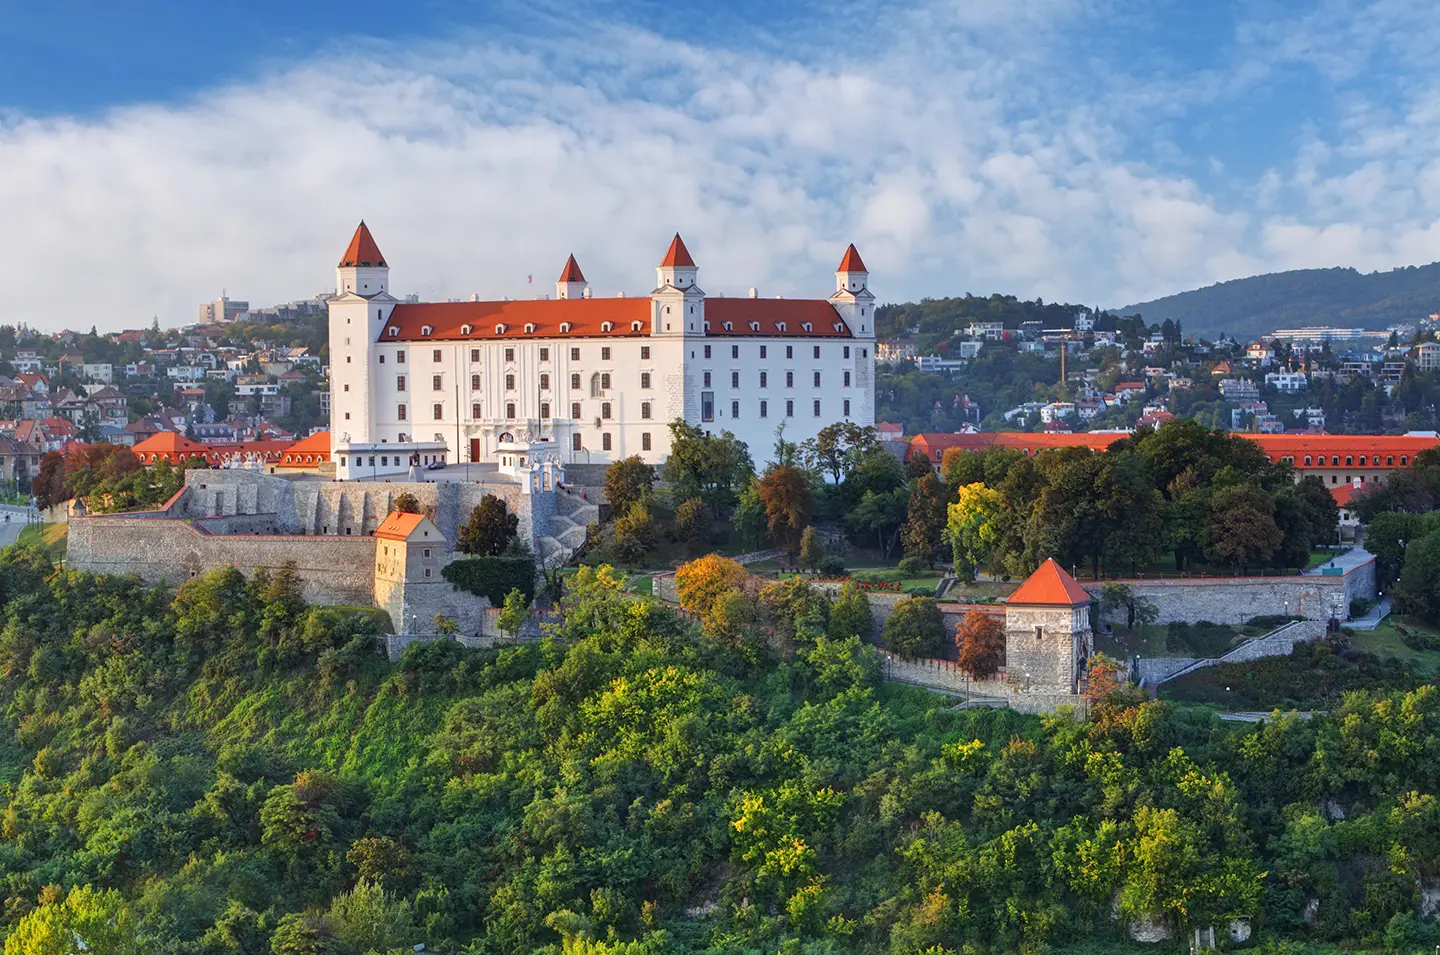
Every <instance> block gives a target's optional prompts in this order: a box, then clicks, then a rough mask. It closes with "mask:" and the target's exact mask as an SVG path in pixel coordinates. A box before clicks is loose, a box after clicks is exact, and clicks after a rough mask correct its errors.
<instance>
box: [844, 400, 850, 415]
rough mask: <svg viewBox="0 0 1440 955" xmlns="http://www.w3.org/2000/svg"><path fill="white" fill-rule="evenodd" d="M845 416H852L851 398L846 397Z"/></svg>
mask: <svg viewBox="0 0 1440 955" xmlns="http://www.w3.org/2000/svg"><path fill="white" fill-rule="evenodd" d="M845 417H847V418H848V417H850V399H849V398H846V399H845Z"/></svg>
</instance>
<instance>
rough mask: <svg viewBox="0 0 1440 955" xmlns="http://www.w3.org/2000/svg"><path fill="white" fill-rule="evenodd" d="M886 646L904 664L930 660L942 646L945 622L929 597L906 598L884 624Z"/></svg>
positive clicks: (897, 605)
mask: <svg viewBox="0 0 1440 955" xmlns="http://www.w3.org/2000/svg"><path fill="white" fill-rule="evenodd" d="M884 636H885V646H886V647H887V648H888V649H889V650H890V651H892V652H893V653H897V654H899V655H900V656H902V657H904V658H905V659H907V660H913V659H914V658H916V657H933V656H936V655H938V654H939V652H940V649H941V647H943V646H944V643H945V618H944V617H943V616H942V615H941V613H940V608H939V607H937V606H935V601H934V600H931V599H930V598H929V597H906V598H904V599H903V600H900V601H897V602H896V604H895V612H894V613H893V614H891V615H890V619H889V620H886V621H885V630H884Z"/></svg>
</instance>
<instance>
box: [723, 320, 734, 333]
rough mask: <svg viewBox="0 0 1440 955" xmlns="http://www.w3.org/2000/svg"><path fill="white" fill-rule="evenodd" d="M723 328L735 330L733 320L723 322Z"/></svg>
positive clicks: (730, 330) (729, 330) (728, 330)
mask: <svg viewBox="0 0 1440 955" xmlns="http://www.w3.org/2000/svg"><path fill="white" fill-rule="evenodd" d="M725 330H726V331H727V332H733V331H734V330H735V325H734V323H733V322H726V323H725Z"/></svg>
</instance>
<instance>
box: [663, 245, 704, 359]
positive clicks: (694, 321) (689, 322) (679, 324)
mask: <svg viewBox="0 0 1440 955" xmlns="http://www.w3.org/2000/svg"><path fill="white" fill-rule="evenodd" d="M699 273H700V269H699V268H698V267H697V266H696V265H695V260H694V259H692V258H691V257H690V250H689V249H687V248H685V240H684V239H682V238H680V233H678V232H677V233H675V238H673V239H671V240H670V248H668V249H666V250H665V257H664V258H662V259H661V260H660V264H659V265H657V266H656V267H655V281H656V285H655V291H653V292H651V293H650V300H651V302H652V303H653V304H652V306H651V307H652V312H651V331H652V334H654V335H670V336H673V337H680V336H703V335H704V334H705V293H704V292H702V291H700V286H699V285H697V284H696V279H697V278H698V277H699Z"/></svg>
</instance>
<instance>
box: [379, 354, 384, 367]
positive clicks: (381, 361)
mask: <svg viewBox="0 0 1440 955" xmlns="http://www.w3.org/2000/svg"><path fill="white" fill-rule="evenodd" d="M380 364H382V365H383V364H385V356H384V355H381V356H380Z"/></svg>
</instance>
